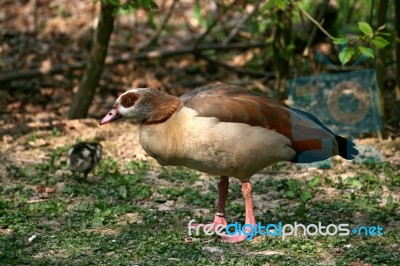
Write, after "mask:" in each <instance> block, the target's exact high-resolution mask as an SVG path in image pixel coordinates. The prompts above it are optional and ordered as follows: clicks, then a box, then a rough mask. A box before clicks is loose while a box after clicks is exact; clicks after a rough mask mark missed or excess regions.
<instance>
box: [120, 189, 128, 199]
mask: <svg viewBox="0 0 400 266" xmlns="http://www.w3.org/2000/svg"><path fill="white" fill-rule="evenodd" d="M118 195H120V196H121V198H123V199H126V196H127V192H126V187H125V186H120V187H119V188H118Z"/></svg>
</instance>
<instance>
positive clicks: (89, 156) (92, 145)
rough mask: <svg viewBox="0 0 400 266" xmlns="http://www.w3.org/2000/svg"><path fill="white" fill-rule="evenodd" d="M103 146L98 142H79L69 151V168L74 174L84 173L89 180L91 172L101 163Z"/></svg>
mask: <svg viewBox="0 0 400 266" xmlns="http://www.w3.org/2000/svg"><path fill="white" fill-rule="evenodd" d="M101 154H102V146H101V144H100V143H96V142H78V143H77V144H75V145H74V146H72V147H71V149H70V150H69V151H68V158H67V163H68V168H69V170H71V171H72V172H78V173H79V174H80V173H83V175H84V177H85V178H87V175H88V174H89V172H90V171H91V170H92V169H93V168H94V167H95V166H96V165H97V164H98V163H99V162H100V160H101Z"/></svg>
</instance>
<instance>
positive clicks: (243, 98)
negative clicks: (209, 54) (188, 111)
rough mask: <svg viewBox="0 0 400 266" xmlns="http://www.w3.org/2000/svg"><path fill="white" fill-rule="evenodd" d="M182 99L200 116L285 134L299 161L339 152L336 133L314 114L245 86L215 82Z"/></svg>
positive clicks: (323, 157)
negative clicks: (250, 90) (290, 106)
mask: <svg viewBox="0 0 400 266" xmlns="http://www.w3.org/2000/svg"><path fill="white" fill-rule="evenodd" d="M181 100H182V103H183V105H184V106H186V107H189V108H192V109H194V110H195V111H196V112H197V113H198V114H199V116H203V117H216V118H218V119H219V120H220V121H221V122H234V123H245V124H249V125H252V126H260V127H264V128H268V129H271V130H274V131H276V132H279V133H280V134H282V135H285V136H286V137H287V138H289V139H290V140H291V142H292V147H293V149H294V150H295V151H296V152H297V153H298V156H297V157H296V160H298V161H301V162H311V161H318V160H324V159H327V158H329V157H331V156H333V155H336V154H338V153H339V151H338V143H337V141H336V140H335V134H334V133H333V132H332V131H331V130H329V129H328V128H327V127H326V126H324V125H323V124H322V123H321V122H320V121H319V120H318V119H317V118H316V117H315V116H313V115H311V114H309V113H306V112H304V111H300V110H296V109H291V108H289V107H288V106H286V105H284V104H282V103H279V102H276V101H274V100H272V99H270V98H267V97H264V96H260V95H257V94H253V93H250V92H248V91H247V90H245V89H243V88H240V87H237V86H232V85H227V84H215V85H210V86H206V87H201V88H198V89H196V90H193V91H192V92H190V93H187V94H185V95H183V96H182V97H181ZM310 151H312V152H310Z"/></svg>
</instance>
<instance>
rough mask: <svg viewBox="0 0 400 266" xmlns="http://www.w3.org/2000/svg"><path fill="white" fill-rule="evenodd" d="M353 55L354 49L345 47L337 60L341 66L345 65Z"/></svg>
mask: <svg viewBox="0 0 400 266" xmlns="http://www.w3.org/2000/svg"><path fill="white" fill-rule="evenodd" d="M353 55H354V49H353V48H351V47H345V48H343V49H342V51H340V53H339V60H340V63H342V65H345V64H347V63H348V62H349V61H350V60H351V58H352V57H353Z"/></svg>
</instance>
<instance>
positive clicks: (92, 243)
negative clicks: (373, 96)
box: [0, 148, 400, 265]
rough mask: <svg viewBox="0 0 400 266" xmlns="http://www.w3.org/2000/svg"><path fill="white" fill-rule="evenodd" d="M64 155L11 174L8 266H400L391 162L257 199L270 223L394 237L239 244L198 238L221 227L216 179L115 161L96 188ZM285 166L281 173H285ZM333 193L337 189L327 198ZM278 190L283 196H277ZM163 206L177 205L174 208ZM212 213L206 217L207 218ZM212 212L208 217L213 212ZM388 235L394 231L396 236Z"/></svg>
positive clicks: (261, 187) (4, 243)
mask: <svg viewBox="0 0 400 266" xmlns="http://www.w3.org/2000/svg"><path fill="white" fill-rule="evenodd" d="M66 151H67V148H59V149H57V150H55V151H53V153H52V154H51V156H50V159H49V160H48V161H47V162H44V163H41V164H32V165H26V166H24V167H17V166H13V165H10V166H8V168H7V171H8V180H9V182H7V183H5V184H1V185H0V193H1V195H2V197H1V198H0V265H267V264H268V265H349V264H350V263H355V262H359V263H372V264H373V265H396V263H398V261H400V255H399V254H400V252H399V251H400V247H399V244H398V243H400V228H398V227H396V226H391V224H392V223H395V224H396V222H397V224H399V221H400V217H399V202H398V195H399V191H400V189H399V187H400V176H399V173H398V171H397V172H396V169H393V168H392V167H391V166H390V165H388V164H368V165H361V166H360V167H359V169H358V170H357V171H356V172H354V175H352V176H350V177H347V178H333V177H330V176H327V175H325V174H324V173H322V174H321V173H319V174H316V175H314V176H312V177H310V178H307V180H306V179H304V180H302V179H292V178H290V177H287V178H275V177H273V176H270V175H266V177H265V178H264V179H262V180H255V181H254V182H253V183H254V193H255V194H256V195H271V197H270V199H269V200H271V201H272V200H274V201H277V202H278V205H277V206H276V208H271V209H265V210H261V211H260V210H259V209H258V211H257V214H258V215H257V217H256V219H257V220H258V221H260V222H262V223H263V224H267V223H271V222H272V223H278V222H279V221H281V222H283V223H294V222H298V223H303V224H305V225H308V224H311V223H315V224H318V222H321V223H322V224H324V225H327V224H331V223H335V224H339V223H349V224H351V226H356V225H361V224H365V225H367V226H369V225H378V224H379V225H380V226H382V227H383V228H384V229H385V231H384V236H375V237H372V236H370V237H366V236H356V235H350V236H338V235H336V236H314V237H311V236H310V237H305V236H303V235H302V234H299V235H297V236H291V237H288V238H287V239H286V240H282V239H281V237H256V238H255V239H253V240H252V241H246V242H244V243H241V244H237V245H231V244H226V243H224V242H222V241H221V240H220V239H219V238H217V237H213V236H212V237H210V236H206V235H200V236H198V237H194V238H193V237H190V236H189V235H188V233H187V224H188V222H189V221H190V220H191V219H193V218H195V219H197V220H198V221H200V222H206V221H209V220H211V219H212V218H213V217H212V213H213V212H214V208H215V203H216V199H217V189H216V184H217V180H215V182H209V181H207V182H206V181H204V179H202V178H200V177H199V175H198V173H197V172H195V171H192V170H188V169H185V168H179V167H177V168H174V167H168V168H161V169H156V168H154V167H152V166H151V165H150V163H148V162H135V161H131V162H128V163H126V164H125V165H123V166H122V165H120V164H119V163H118V162H117V161H116V160H113V159H111V158H105V159H103V161H102V162H101V164H100V165H99V166H98V167H97V169H96V172H95V175H97V176H101V177H102V179H101V180H100V181H98V182H96V183H90V182H88V181H87V180H84V179H83V178H81V177H79V176H76V175H72V174H70V173H69V172H68V171H67V170H66V163H65V160H64V159H63V158H64V154H65V153H66ZM284 167H285V166H284V165H283V166H282V165H281V164H279V165H275V166H273V167H272V169H275V170H276V169H278V170H279V169H282V168H284ZM327 191H334V192H335V193H332V195H331V197H329V198H326V199H325V198H324V197H323V196H324V195H325V194H329V193H328V192H327ZM272 192H273V193H272ZM241 200H242V196H241V189H240V186H239V185H238V184H237V182H236V183H235V182H232V185H231V187H230V193H229V197H228V204H227V209H228V213H229V222H234V221H238V222H240V223H244V207H243V204H242V202H241ZM162 206H164V207H165V206H167V207H168V206H172V207H170V208H169V209H168V208H167V209H165V208H161V207H162ZM199 210H206V212H205V213H206V214H199V212H198V211H199ZM207 211H208V212H207ZM386 229H387V230H386Z"/></svg>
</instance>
